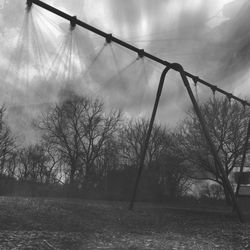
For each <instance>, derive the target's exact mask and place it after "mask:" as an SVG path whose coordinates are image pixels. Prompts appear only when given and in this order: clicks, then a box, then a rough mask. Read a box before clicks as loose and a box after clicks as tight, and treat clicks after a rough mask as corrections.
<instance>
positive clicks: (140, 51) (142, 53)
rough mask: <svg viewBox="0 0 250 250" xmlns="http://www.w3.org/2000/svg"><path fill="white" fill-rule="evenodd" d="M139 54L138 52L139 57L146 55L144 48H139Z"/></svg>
mask: <svg viewBox="0 0 250 250" xmlns="http://www.w3.org/2000/svg"><path fill="white" fill-rule="evenodd" d="M137 54H138V59H140V58H143V57H144V49H139V50H138V52H137Z"/></svg>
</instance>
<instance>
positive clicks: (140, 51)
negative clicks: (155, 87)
mask: <svg viewBox="0 0 250 250" xmlns="http://www.w3.org/2000/svg"><path fill="white" fill-rule="evenodd" d="M32 4H36V5H37V6H40V7H41V8H43V9H46V10H48V11H50V12H52V13H54V14H55V15H58V16H60V17H62V18H64V19H66V20H68V21H70V23H71V25H72V24H73V25H79V26H80V27H82V28H85V29H87V30H89V31H91V32H93V33H95V34H97V35H99V36H102V37H104V38H105V39H106V40H107V41H108V42H114V43H116V44H119V45H120V46H122V47H125V48H127V49H129V50H131V51H134V52H135V53H137V54H138V55H141V56H144V57H147V58H148V59H150V60H152V61H155V62H157V63H160V64H162V65H164V66H167V67H171V65H172V64H171V63H170V62H168V61H166V60H162V59H161V58H159V57H157V56H155V55H153V54H150V53H148V52H146V51H144V50H143V49H139V48H137V47H135V46H133V45H131V44H129V43H127V42H124V41H123V40H120V39H118V38H116V37H115V36H113V35H112V34H108V33H105V32H103V31H102V30H99V29H97V28H95V27H93V26H91V25H89V24H87V23H85V22H83V21H81V20H79V19H77V17H76V16H71V15H69V14H67V13H65V12H63V11H60V10H58V9H56V8H54V7H52V6H51V5H49V4H46V3H44V2H42V1H40V0H27V5H28V7H29V8H30V7H31V5H32ZM173 70H175V69H174V68H173ZM183 74H185V75H186V77H190V78H193V79H197V82H199V83H201V84H203V85H205V86H207V87H209V88H211V89H213V90H214V91H217V92H220V93H221V94H223V95H226V96H230V98H232V99H234V100H236V101H238V102H240V103H242V104H244V105H245V106H249V107H250V103H248V102H247V101H244V100H243V99H240V98H239V97H237V96H235V95H233V94H231V93H229V92H227V91H225V90H223V89H221V88H219V87H217V86H215V85H213V84H211V83H209V82H206V81H204V80H202V79H200V78H197V77H196V76H195V75H193V74H191V73H189V72H187V71H183Z"/></svg>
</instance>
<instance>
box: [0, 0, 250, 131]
mask: <svg viewBox="0 0 250 250" xmlns="http://www.w3.org/2000/svg"><path fill="white" fill-rule="evenodd" d="M44 2H46V3H48V4H51V5H53V6H55V7H57V8H59V9H61V10H63V11H65V12H67V13H69V14H71V15H77V16H78V18H79V19H82V20H83V21H85V22H87V23H90V24H91V25H93V26H95V27H97V28H99V29H102V30H103V31H105V32H107V33H112V34H113V35H114V36H117V37H118V38H120V39H122V40H125V41H127V42H128V43H131V44H133V45H136V46H138V47H140V48H143V49H145V50H146V51H148V52H150V53H152V54H155V55H157V56H158V57H160V58H162V59H164V60H168V61H170V62H179V63H181V64H182V65H183V66H184V68H185V69H186V70H187V71H190V72H191V73H193V74H195V75H199V76H200V77H201V78H203V79H205V80H207V81H210V82H211V83H213V84H216V85H218V86H219V87H222V88H224V89H225V90H227V91H229V92H232V93H234V94H236V95H238V96H240V97H249V83H248V81H249V80H248V79H249V70H248V68H249V58H250V57H249V56H250V32H249V23H250V15H249V10H250V9H249V1H247V0H233V1H230V0H217V1H214V0H137V1H135V0H126V1H124V0H82V1H80V0H45V1H44ZM25 3H26V1H25V0H7V1H5V2H4V0H0V7H2V9H1V10H0V44H1V47H0V58H1V59H0V80H1V82H0V84H1V85H0V95H1V102H4V103H6V105H10V106H12V109H11V112H10V113H11V115H9V121H10V122H11V123H12V124H15V126H13V127H15V128H16V129H17V130H19V131H20V130H22V129H25V128H27V127H28V122H29V120H30V117H34V116H35V115H36V114H37V113H38V112H39V110H40V109H41V108H42V107H43V106H42V105H41V104H42V103H50V102H55V101H58V99H60V96H61V93H62V92H63V91H62V90H65V89H71V90H74V91H76V92H77V93H82V94H88V95H92V96H94V97H96V96H98V97H100V98H103V99H104V100H105V102H106V103H107V106H108V107H111V108H122V109H123V110H124V112H126V113H127V114H128V115H131V116H138V115H141V116H144V115H145V116H147V117H148V116H149V114H150V112H151V110H152V105H153V102H154V97H155V92H156V88H157V85H158V81H159V77H160V74H161V71H162V69H163V67H162V66H161V65H158V64H157V63H154V62H151V61H149V60H148V59H146V58H144V59H140V60H136V59H137V55H136V54H135V53H132V52H130V51H127V50H126V49H124V48H121V47H120V46H119V45H115V44H110V45H107V46H104V39H103V38H101V37H98V36H97V35H95V34H92V33H90V32H88V31H85V30H83V29H82V28H80V27H77V28H76V29H75V30H74V31H71V30H70V29H69V24H68V23H67V22H66V21H64V20H63V19H61V18H59V17H56V16H55V15H53V14H50V13H48V12H47V11H45V10H43V9H41V8H40V7H38V6H33V8H32V9H31V11H30V12H29V13H27V11H26V10H25ZM97 55H98V56H97ZM210 93H211V91H210V90H209V89H206V88H204V87H200V86H198V97H199V101H203V100H205V99H206V98H207V97H208V96H209V95H210ZM38 104H39V105H38ZM20 105H22V106H21V107H20ZM13 106H15V107H13ZM189 106H190V101H189V99H188V96H187V95H186V90H185V88H184V87H183V84H182V82H181V81H180V77H179V75H178V74H177V73H175V72H171V73H170V74H168V76H167V77H166V82H165V87H164V92H163V96H162V100H161V103H160V108H159V112H158V116H157V120H159V121H161V122H164V123H166V124H170V125H174V124H176V122H178V121H179V120H180V119H182V118H183V116H184V112H185V111H186V110H187V109H188V107H189Z"/></svg>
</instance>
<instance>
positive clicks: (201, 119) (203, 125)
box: [173, 63, 243, 222]
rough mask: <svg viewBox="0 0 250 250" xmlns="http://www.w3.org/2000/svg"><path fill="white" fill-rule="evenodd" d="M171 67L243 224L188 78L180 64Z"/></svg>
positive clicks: (231, 189)
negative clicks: (185, 93)
mask: <svg viewBox="0 0 250 250" xmlns="http://www.w3.org/2000/svg"><path fill="white" fill-rule="evenodd" d="M173 67H175V68H176V70H177V71H179V72H180V75H181V78H182V80H183V83H184V85H185V87H186V89H187V92H188V94H189V97H190V99H191V102H192V104H193V107H194V110H195V113H196V115H197V117H198V119H199V121H200V124H201V128H202V131H203V134H204V136H205V138H206V140H207V143H208V146H209V148H210V151H211V153H212V155H213V157H214V160H215V164H216V165H217V166H218V168H219V171H220V173H221V176H222V181H223V183H224V184H225V186H226V188H227V190H228V192H229V194H230V196H231V199H232V203H233V207H234V208H235V211H236V212H237V215H238V218H239V220H240V222H243V218H242V213H241V210H240V208H239V206H238V203H237V200H236V197H235V195H234V191H233V188H232V186H231V184H230V182H229V180H228V177H227V175H226V172H225V170H224V168H223V165H222V163H221V161H220V158H219V156H218V154H217V151H216V148H215V146H214V143H213V141H212V138H211V136H210V134H209V131H208V128H207V126H206V123H205V121H204V118H203V116H202V113H201V111H200V108H199V106H198V104H197V102H196V100H195V97H194V94H193V92H192V89H191V87H190V84H189V80H188V78H187V76H186V74H185V72H184V70H183V68H182V66H181V65H180V64H177V63H176V64H173Z"/></svg>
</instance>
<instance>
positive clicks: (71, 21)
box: [70, 16, 77, 31]
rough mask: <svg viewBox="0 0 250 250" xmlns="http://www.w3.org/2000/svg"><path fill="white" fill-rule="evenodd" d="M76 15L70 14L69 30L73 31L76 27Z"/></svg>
mask: <svg viewBox="0 0 250 250" xmlns="http://www.w3.org/2000/svg"><path fill="white" fill-rule="evenodd" d="M76 20H77V16H72V18H71V20H70V30H71V31H73V30H74V29H75V27H76Z"/></svg>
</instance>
